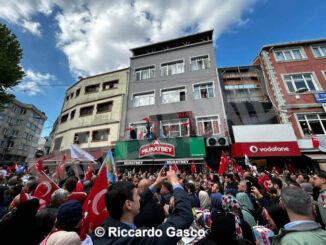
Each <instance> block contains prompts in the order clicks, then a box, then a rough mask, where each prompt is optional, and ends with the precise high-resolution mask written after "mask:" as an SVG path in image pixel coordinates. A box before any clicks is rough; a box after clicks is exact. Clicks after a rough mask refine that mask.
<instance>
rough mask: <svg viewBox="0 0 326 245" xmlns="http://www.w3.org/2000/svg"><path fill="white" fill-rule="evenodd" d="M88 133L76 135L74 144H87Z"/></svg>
mask: <svg viewBox="0 0 326 245" xmlns="http://www.w3.org/2000/svg"><path fill="white" fill-rule="evenodd" d="M88 136H89V132H82V133H76V134H75V136H74V143H75V144H81V143H87V142H88Z"/></svg>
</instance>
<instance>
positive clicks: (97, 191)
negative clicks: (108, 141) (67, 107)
mask: <svg viewBox="0 0 326 245" xmlns="http://www.w3.org/2000/svg"><path fill="white" fill-rule="evenodd" d="M107 189H108V177H107V175H106V166H105V164H102V168H101V171H100V173H99V174H98V176H97V178H96V181H95V183H94V185H93V187H92V189H91V191H90V192H89V194H88V197H87V199H86V201H85V202H84V205H83V218H82V221H81V227H80V230H81V233H80V236H81V237H82V238H84V237H86V233H84V232H85V231H86V232H87V231H88V229H91V231H94V230H95V228H97V227H98V226H100V225H101V224H102V222H103V221H104V220H105V219H106V218H107V217H108V216H109V212H108V211H107V210H106V206H105V200H104V197H105V193H106V191H107ZM82 238H81V239H82ZM82 240H83V239H82Z"/></svg>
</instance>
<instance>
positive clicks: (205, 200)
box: [198, 190, 211, 209]
mask: <svg viewBox="0 0 326 245" xmlns="http://www.w3.org/2000/svg"><path fill="white" fill-rule="evenodd" d="M198 198H199V201H200V207H201V208H203V209H210V207H211V199H210V198H209V195H208V193H207V192H206V191H203V190H201V191H200V192H199V193H198Z"/></svg>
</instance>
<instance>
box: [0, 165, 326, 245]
mask: <svg viewBox="0 0 326 245" xmlns="http://www.w3.org/2000/svg"><path fill="white" fill-rule="evenodd" d="M9 168H10V166H8V167H7V166H0V243H1V244H31V245H32V244H42V245H53V244H63V245H64V244H73V245H74V244H95V245H96V244H103V245H104V244H142V245H143V244H171V245H172V244H197V245H202V244H206V245H213V244H218V245H220V244H228V245H233V244H239V245H240V244H248V245H250V244H261V245H262V242H263V243H264V244H273V245H279V244H281V245H283V244H284V245H291V244H300V245H301V244H302V245H304V244H314V245H322V244H326V231H325V225H326V172H324V171H319V172H316V173H310V174H306V173H301V172H300V173H290V172H289V171H288V170H284V171H282V173H279V172H277V171H276V170H275V169H273V170H271V171H263V172H261V173H258V172H252V171H251V169H250V168H248V169H246V170H244V172H242V173H233V172H232V171H226V172H225V173H223V174H218V172H215V171H209V170H207V169H205V170H203V171H201V172H197V173H191V172H182V173H178V174H177V173H176V172H175V171H174V170H173V169H172V168H171V166H170V167H169V168H168V169H166V167H163V168H162V169H161V170H160V171H156V172H152V171H150V170H149V171H144V172H142V171H139V172H136V171H135V170H130V171H128V170H125V171H122V170H121V171H119V172H121V173H120V174H119V176H118V177H119V178H118V179H119V180H118V181H117V182H115V183H109V184H108V188H107V190H106V193H105V207H106V210H107V212H108V214H109V215H108V217H106V218H105V219H104V221H103V222H102V224H101V225H100V226H99V227H97V229H95V230H91V229H88V230H87V236H86V238H85V239H82V238H81V236H80V234H81V230H80V228H81V223H82V218H83V215H85V214H84V213H83V208H82V207H83V205H85V202H87V201H86V200H87V196H88V194H89V193H90V191H91V190H92V187H93V185H94V183H95V182H96V179H97V178H98V175H97V174H98V171H93V175H92V176H91V178H88V179H87V180H85V177H84V174H80V173H77V172H76V171H73V170H72V169H71V168H68V169H67V171H65V175H64V177H63V178H62V179H58V178H55V175H53V173H52V172H51V171H49V170H48V169H45V173H47V175H48V176H53V177H54V181H56V182H57V185H58V187H60V188H58V189H57V190H56V191H55V192H53V193H52V195H51V201H50V203H49V204H47V205H44V203H43V204H42V203H41V201H40V200H39V199H37V198H33V196H34V195H33V192H34V191H35V189H36V188H37V186H38V184H39V176H38V174H35V173H33V172H29V171H23V172H17V171H16V170H15V169H12V168H10V171H8V169H9ZM22 192H24V193H26V195H25V198H23V196H22V194H21V193H22ZM23 199H24V200H23ZM262 227H264V228H266V230H267V229H268V230H269V231H270V232H271V233H272V234H274V235H270V234H269V235H268V236H267V237H265V238H266V239H265V240H263V241H261V239H260V238H259V237H258V235H257V231H258V230H259V229H261V228H262ZM99 228H100V230H99ZM100 231H101V232H102V233H100ZM123 231H126V232H127V233H123ZM136 232H139V234H138V233H137V234H138V235H137V234H136ZM151 232H152V233H153V234H154V235H153V234H151ZM187 232H188V233H187ZM135 234H136V235H135ZM263 236H264V234H263Z"/></svg>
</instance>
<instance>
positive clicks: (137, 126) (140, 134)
mask: <svg viewBox="0 0 326 245" xmlns="http://www.w3.org/2000/svg"><path fill="white" fill-rule="evenodd" d="M130 127H131V128H133V129H134V130H135V132H136V135H137V139H143V138H144V137H145V136H146V134H147V129H146V123H131V124H130Z"/></svg>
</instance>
